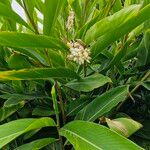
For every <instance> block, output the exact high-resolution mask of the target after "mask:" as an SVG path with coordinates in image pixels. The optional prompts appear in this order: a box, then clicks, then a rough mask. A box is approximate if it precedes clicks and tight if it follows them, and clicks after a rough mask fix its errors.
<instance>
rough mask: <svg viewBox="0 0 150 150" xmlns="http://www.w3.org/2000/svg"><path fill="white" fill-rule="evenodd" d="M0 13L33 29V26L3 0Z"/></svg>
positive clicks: (0, 4)
mask: <svg viewBox="0 0 150 150" xmlns="http://www.w3.org/2000/svg"><path fill="white" fill-rule="evenodd" d="M0 15H1V16H3V17H8V18H9V19H12V20H14V21H16V22H17V23H20V24H22V25H24V26H25V27H27V28H28V29H31V27H30V26H29V25H28V24H27V23H26V22H25V21H24V20H23V19H22V18H21V17H20V16H19V15H18V14H17V13H15V12H14V11H13V10H12V9H11V8H9V7H7V6H6V5H5V4H3V3H1V2H0Z"/></svg>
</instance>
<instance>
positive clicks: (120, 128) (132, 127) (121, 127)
mask: <svg viewBox="0 0 150 150" xmlns="http://www.w3.org/2000/svg"><path fill="white" fill-rule="evenodd" d="M106 122H107V124H108V126H109V128H110V129H111V130H113V131H115V132H117V133H119V134H121V135H123V136H125V137H129V136H131V135H132V134H133V133H135V132H136V131H138V130H139V129H140V128H142V125H141V124H140V123H138V122H137V121H134V120H133V119H130V118H117V119H113V120H110V119H108V118H106Z"/></svg>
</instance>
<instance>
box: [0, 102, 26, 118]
mask: <svg viewBox="0 0 150 150" xmlns="http://www.w3.org/2000/svg"><path fill="white" fill-rule="evenodd" d="M23 106H24V102H21V103H19V104H17V105H14V106H10V107H2V108H0V121H3V120H4V119H6V118H7V117H9V116H10V115H12V114H13V113H15V112H16V111H18V110H19V109H20V108H22V107H23Z"/></svg>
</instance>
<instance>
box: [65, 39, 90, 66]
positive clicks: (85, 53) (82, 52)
mask: <svg viewBox="0 0 150 150" xmlns="http://www.w3.org/2000/svg"><path fill="white" fill-rule="evenodd" d="M67 45H68V46H69V48H70V54H69V55H68V57H67V58H68V59H69V60H73V61H75V62H76V63H78V64H80V65H81V64H84V62H87V63H90V59H91V57H90V51H89V49H87V48H85V47H84V46H83V45H82V44H81V43H80V42H70V43H67Z"/></svg>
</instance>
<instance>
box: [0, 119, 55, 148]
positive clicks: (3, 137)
mask: <svg viewBox="0 0 150 150" xmlns="http://www.w3.org/2000/svg"><path fill="white" fill-rule="evenodd" d="M49 126H55V122H54V121H53V120H52V119H51V118H40V119H19V120H15V121H11V122H9V123H6V124H3V125H0V148H2V147H3V146H5V145H6V144H8V143H9V142H11V141H12V140H14V139H15V138H17V137H18V136H20V135H22V134H24V133H26V132H29V131H31V130H35V129H39V128H42V127H49Z"/></svg>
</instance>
